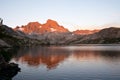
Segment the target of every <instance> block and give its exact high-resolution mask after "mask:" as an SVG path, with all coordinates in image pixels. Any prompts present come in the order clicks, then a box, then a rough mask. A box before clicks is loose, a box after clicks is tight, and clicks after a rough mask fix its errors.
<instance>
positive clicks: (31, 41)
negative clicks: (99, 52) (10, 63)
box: [0, 19, 120, 47]
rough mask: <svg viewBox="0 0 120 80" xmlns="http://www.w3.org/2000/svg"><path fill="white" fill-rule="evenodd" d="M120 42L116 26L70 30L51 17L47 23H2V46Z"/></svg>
mask: <svg viewBox="0 0 120 80" xmlns="http://www.w3.org/2000/svg"><path fill="white" fill-rule="evenodd" d="M118 43H120V28H115V27H110V28H105V29H102V30H76V31H73V32H70V31H69V30H68V29H66V28H64V27H63V26H61V25H59V24H58V23H57V22H56V21H54V20H50V19H49V20H47V22H46V23H45V24H40V23H39V22H30V23H28V24H27V25H24V26H21V27H19V26H17V27H16V28H14V29H12V28H10V27H8V26H6V25H0V47H13V46H33V45H74V44H118Z"/></svg>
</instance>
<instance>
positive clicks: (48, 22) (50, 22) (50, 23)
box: [46, 19, 59, 26]
mask: <svg viewBox="0 0 120 80" xmlns="http://www.w3.org/2000/svg"><path fill="white" fill-rule="evenodd" d="M46 24H48V25H57V26H58V25H59V24H58V23H57V22H56V21H54V20H52V19H48V20H47V22H46Z"/></svg>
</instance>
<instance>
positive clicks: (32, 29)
mask: <svg viewBox="0 0 120 80" xmlns="http://www.w3.org/2000/svg"><path fill="white" fill-rule="evenodd" d="M14 30H19V31H22V32H24V33H27V34H32V33H45V32H69V30H68V29H66V28H64V27H63V26H60V25H59V24H58V23H57V22H56V21H54V20H51V19H48V20H47V22H46V23H45V24H40V23H39V22H30V23H28V24H27V25H25V26H21V27H19V26H17V27H16V28H15V29H14Z"/></svg>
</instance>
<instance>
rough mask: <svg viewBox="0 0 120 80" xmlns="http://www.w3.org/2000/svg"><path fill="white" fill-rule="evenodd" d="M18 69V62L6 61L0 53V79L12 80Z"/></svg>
mask: <svg viewBox="0 0 120 80" xmlns="http://www.w3.org/2000/svg"><path fill="white" fill-rule="evenodd" d="M19 71H20V68H19V67H18V64H15V63H7V62H6V61H5V59H4V57H3V56H2V55H1V54H0V80H12V78H13V77H14V76H15V75H16V74H17V73H18V72H19Z"/></svg>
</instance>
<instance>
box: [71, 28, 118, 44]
mask: <svg viewBox="0 0 120 80" xmlns="http://www.w3.org/2000/svg"><path fill="white" fill-rule="evenodd" d="M110 43H116V44H119V43H120V28H115V27H110V28H105V29H102V30H100V31H99V32H96V33H94V34H89V35H85V36H84V37H83V38H81V39H79V40H76V41H75V42H73V43H72V44H110Z"/></svg>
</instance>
